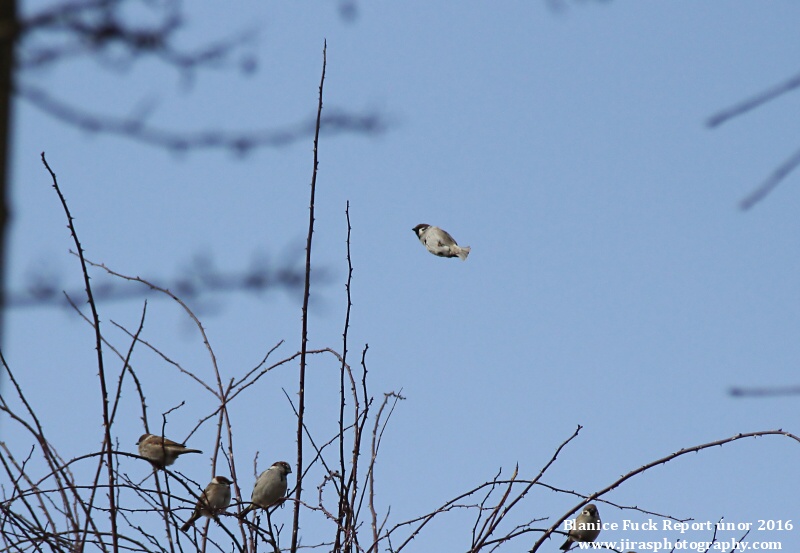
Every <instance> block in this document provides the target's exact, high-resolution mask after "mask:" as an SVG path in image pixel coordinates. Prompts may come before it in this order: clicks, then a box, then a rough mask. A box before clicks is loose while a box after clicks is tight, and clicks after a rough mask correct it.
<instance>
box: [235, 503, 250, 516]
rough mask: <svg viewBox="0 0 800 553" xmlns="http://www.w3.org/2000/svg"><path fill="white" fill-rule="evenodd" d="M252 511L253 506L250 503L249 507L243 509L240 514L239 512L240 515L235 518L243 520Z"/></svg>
mask: <svg viewBox="0 0 800 553" xmlns="http://www.w3.org/2000/svg"><path fill="white" fill-rule="evenodd" d="M252 510H253V504H252V503H251V504H250V505H248V506H247V507H245V508H244V509H243V510H242V512H241V513H239V514H238V515H237V516H238V517H239V518H244V517H246V516H247V515H248V513H250V511H252Z"/></svg>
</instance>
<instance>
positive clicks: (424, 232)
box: [411, 224, 471, 261]
mask: <svg viewBox="0 0 800 553" xmlns="http://www.w3.org/2000/svg"><path fill="white" fill-rule="evenodd" d="M411 230H413V231H414V233H415V234H416V235H417V238H419V241H420V242H422V243H423V244H424V245H425V247H426V248H428V251H429V252H431V253H432V254H433V255H438V256H439V257H458V258H459V259H461V261H464V260H466V259H467V256H468V255H469V252H470V249H471V248H470V247H469V246H464V247H461V246H459V245H458V244H457V243H456V241H455V239H454V238H453V237H452V236H450V235H449V234H448V233H447V232H446V231H444V230H442V229H440V228H439V227H432V226H430V225H426V224H421V225H417V226H415V227H414V228H413V229H411Z"/></svg>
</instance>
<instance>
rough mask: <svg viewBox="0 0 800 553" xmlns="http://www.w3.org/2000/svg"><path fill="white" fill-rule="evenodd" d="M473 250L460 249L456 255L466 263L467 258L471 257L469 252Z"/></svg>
mask: <svg viewBox="0 0 800 553" xmlns="http://www.w3.org/2000/svg"><path fill="white" fill-rule="evenodd" d="M471 249H472V248H470V247H469V246H464V247H463V248H462V247H459V248H458V254H456V255H458V258H459V259H460V260H461V261H466V260H467V256H468V255H469V252H470V250H471Z"/></svg>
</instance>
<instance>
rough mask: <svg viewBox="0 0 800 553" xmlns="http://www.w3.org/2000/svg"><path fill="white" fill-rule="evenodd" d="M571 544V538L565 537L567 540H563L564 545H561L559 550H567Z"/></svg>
mask: <svg viewBox="0 0 800 553" xmlns="http://www.w3.org/2000/svg"><path fill="white" fill-rule="evenodd" d="M571 545H572V540H571V539H569V538H567V541H565V542H564V545H562V546H561V551H569V547H570V546H571Z"/></svg>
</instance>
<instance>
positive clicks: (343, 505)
mask: <svg viewBox="0 0 800 553" xmlns="http://www.w3.org/2000/svg"><path fill="white" fill-rule="evenodd" d="M344 214H345V217H346V218H347V283H346V284H345V290H346V291H347V309H346V311H345V317H344V330H343V331H342V364H341V368H340V370H339V494H340V495H339V513H338V515H337V518H338V520H337V525H336V539H335V541H334V546H333V551H334V552H338V551H341V544H342V531H344V532H348V531H349V530H348V529H347V528H349V526H348V527H347V528H344V527H343V526H342V522H343V521H344V518H345V516H346V514H347V513H349V512H352V509H350V508H348V504H347V472H346V470H347V467H346V465H345V456H344V408H345V403H346V396H345V372H346V371H347V331H348V329H349V328H350V310H351V308H352V307H353V301H352V296H351V295H350V291H351V288H350V284H351V282H352V279H353V261H352V259H351V257H350V232H351V231H352V230H353V227H352V226H351V225H350V202H349V201H348V202H347V206H346V207H345V210H344ZM345 541H346V538H345Z"/></svg>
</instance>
